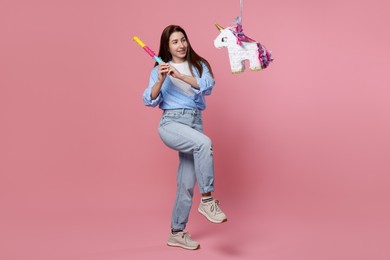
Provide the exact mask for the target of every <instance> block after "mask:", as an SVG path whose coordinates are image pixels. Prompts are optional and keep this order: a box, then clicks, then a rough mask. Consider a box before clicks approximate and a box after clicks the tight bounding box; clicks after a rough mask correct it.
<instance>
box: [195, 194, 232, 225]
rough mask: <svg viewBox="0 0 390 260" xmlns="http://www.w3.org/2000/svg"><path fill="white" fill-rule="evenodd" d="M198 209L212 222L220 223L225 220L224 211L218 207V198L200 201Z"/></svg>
mask: <svg viewBox="0 0 390 260" xmlns="http://www.w3.org/2000/svg"><path fill="white" fill-rule="evenodd" d="M198 211H199V213H200V214H202V215H203V216H205V217H206V218H207V219H208V220H209V221H211V222H213V223H222V222H226V221H227V217H226V215H225V213H223V212H222V210H221V209H220V207H219V201H218V200H214V199H213V200H211V201H209V202H203V201H201V202H200V205H199V208H198Z"/></svg>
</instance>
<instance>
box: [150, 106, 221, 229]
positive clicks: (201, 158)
mask: <svg viewBox="0 0 390 260" xmlns="http://www.w3.org/2000/svg"><path fill="white" fill-rule="evenodd" d="M158 132H159V134H160V137H161V139H162V141H163V142H164V143H165V144H166V145H167V146H168V147H170V148H172V149H174V150H176V151H178V152H179V168H178V171H177V191H176V200H175V205H174V208H173V212H172V223H171V227H172V228H173V229H177V230H184V229H185V227H186V224H187V222H188V217H189V214H190V210H191V206H192V198H193V194H194V187H195V184H196V182H198V186H199V191H200V193H201V194H204V193H208V192H212V191H214V159H213V148H212V142H211V140H210V138H209V137H207V136H206V135H205V134H204V133H203V125H202V114H201V111H199V110H193V109H169V110H165V111H164V113H163V115H162V118H161V120H160V125H159V128H158Z"/></svg>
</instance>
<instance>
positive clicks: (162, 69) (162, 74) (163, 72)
mask: <svg viewBox="0 0 390 260" xmlns="http://www.w3.org/2000/svg"><path fill="white" fill-rule="evenodd" d="M169 68H170V66H169V64H168V63H165V62H161V63H160V64H159V65H158V79H159V80H160V81H161V82H163V81H164V80H165V78H166V77H167V73H168V72H169Z"/></svg>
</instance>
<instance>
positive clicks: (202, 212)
mask: <svg viewBox="0 0 390 260" xmlns="http://www.w3.org/2000/svg"><path fill="white" fill-rule="evenodd" d="M198 212H199V213H200V214H202V215H203V216H205V217H206V218H207V220H208V221H210V222H212V223H215V224H221V223H224V222H226V221H227V218H225V219H223V220H220V221H218V220H214V219H212V218H210V217H209V216H208V215H207V214H206V212H204V211H203V210H202V209H201V208H198Z"/></svg>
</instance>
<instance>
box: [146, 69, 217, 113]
mask: <svg viewBox="0 0 390 260" xmlns="http://www.w3.org/2000/svg"><path fill="white" fill-rule="evenodd" d="M202 66H203V73H202V77H200V76H199V73H198V71H197V70H196V69H195V68H193V69H192V71H193V73H194V75H195V78H196V80H197V82H198V86H199V88H200V89H195V88H192V90H193V91H194V95H193V96H190V95H188V94H186V93H185V92H184V91H182V90H181V89H179V88H178V87H176V86H175V85H174V84H173V83H172V81H171V80H170V77H168V76H167V77H166V79H165V81H164V83H163V85H162V86H161V90H160V94H159V95H158V97H157V98H156V99H153V100H152V99H151V97H150V94H151V91H152V87H153V85H154V84H155V83H156V81H157V80H158V66H156V67H154V68H153V69H152V72H151V73H150V78H149V86H148V88H147V89H145V91H144V94H143V100H144V104H145V105H146V106H152V107H155V106H157V105H159V108H161V109H163V110H165V109H178V108H189V109H198V110H204V109H205V108H206V100H205V97H204V96H207V95H210V94H211V91H212V89H213V87H214V84H215V81H214V79H213V77H212V76H211V73H210V70H209V69H208V68H207V66H206V65H205V64H202Z"/></svg>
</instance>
